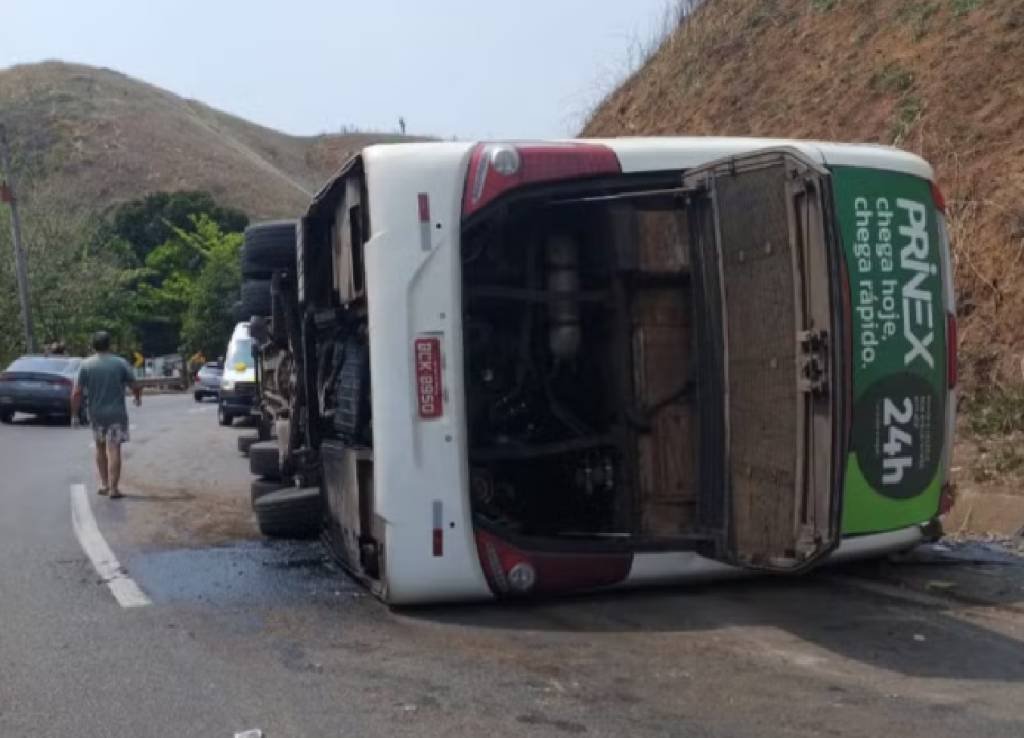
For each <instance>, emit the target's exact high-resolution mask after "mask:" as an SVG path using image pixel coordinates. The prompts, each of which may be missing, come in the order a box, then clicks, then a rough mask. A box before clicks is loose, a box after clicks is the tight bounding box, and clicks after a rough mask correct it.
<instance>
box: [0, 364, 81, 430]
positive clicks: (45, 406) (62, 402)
mask: <svg viewBox="0 0 1024 738" xmlns="http://www.w3.org/2000/svg"><path fill="white" fill-rule="evenodd" d="M81 365H82V359H81V358H79V357H76V356H39V355H27V356H22V357H21V358H19V359H15V360H14V362H13V363H12V364H11V365H10V366H8V367H7V369H5V370H4V371H3V372H2V373H0V422H3V423H10V422H11V420H12V419H13V418H14V414H15V413H31V414H32V415H38V416H50V417H59V418H63V419H64V420H66V421H67V422H71V390H72V388H73V387H74V386H75V379H76V378H77V377H78V369H79V367H80V366H81ZM80 419H81V420H82V421H83V422H84V421H85V419H86V410H85V408H84V407H83V408H82V410H81V411H80Z"/></svg>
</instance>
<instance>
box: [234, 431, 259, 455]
mask: <svg viewBox="0 0 1024 738" xmlns="http://www.w3.org/2000/svg"><path fill="white" fill-rule="evenodd" d="M258 440H259V438H257V437H256V436H254V435H251V434H246V435H241V436H239V437H238V440H237V445H238V450H239V452H241V453H242V455H243V456H248V455H249V448H250V447H251V446H252V445H253V444H254V443H256V442H257V441H258Z"/></svg>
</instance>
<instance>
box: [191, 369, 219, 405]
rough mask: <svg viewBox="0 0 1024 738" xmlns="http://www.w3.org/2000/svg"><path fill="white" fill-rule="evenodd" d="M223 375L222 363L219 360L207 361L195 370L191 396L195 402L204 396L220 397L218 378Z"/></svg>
mask: <svg viewBox="0 0 1024 738" xmlns="http://www.w3.org/2000/svg"><path fill="white" fill-rule="evenodd" d="M223 376H224V365H223V364H222V363H221V362H219V361H208V362H206V363H205V364H203V366H202V368H200V369H199V371H198V372H196V384H195V387H194V388H193V390H192V396H193V397H195V400H196V402H202V401H203V399H204V398H206V397H212V398H214V399H217V398H219V397H220V380H221V377H223Z"/></svg>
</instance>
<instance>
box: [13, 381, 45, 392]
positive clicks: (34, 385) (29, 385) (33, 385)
mask: <svg viewBox="0 0 1024 738" xmlns="http://www.w3.org/2000/svg"><path fill="white" fill-rule="evenodd" d="M45 386H46V384H45V383H43V382H18V387H19V389H32V390H34V389H42V388H43V387H45Z"/></svg>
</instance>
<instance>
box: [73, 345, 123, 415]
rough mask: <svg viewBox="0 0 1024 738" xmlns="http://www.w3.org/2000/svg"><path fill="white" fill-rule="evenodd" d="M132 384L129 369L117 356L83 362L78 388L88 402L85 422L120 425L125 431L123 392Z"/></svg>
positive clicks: (105, 355)
mask: <svg viewBox="0 0 1024 738" xmlns="http://www.w3.org/2000/svg"><path fill="white" fill-rule="evenodd" d="M133 384H135V375H134V374H133V373H132V368H131V367H130V366H128V362H127V361H125V360H124V359H122V358H121V357H120V356H114V355H113V354H96V355H95V356H90V357H89V358H88V359H86V360H85V361H83V362H82V366H81V368H80V369H79V370H78V385H79V386H80V387H81V388H82V391H83V392H84V393H85V397H86V399H87V402H88V408H89V422H91V423H92V424H93V425H101V426H108V425H113V424H114V423H120V424H121V426H122V427H123V428H126V429H127V428H128V406H127V404H126V403H125V400H124V391H125V388H126V387H130V386H131V385H133Z"/></svg>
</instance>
